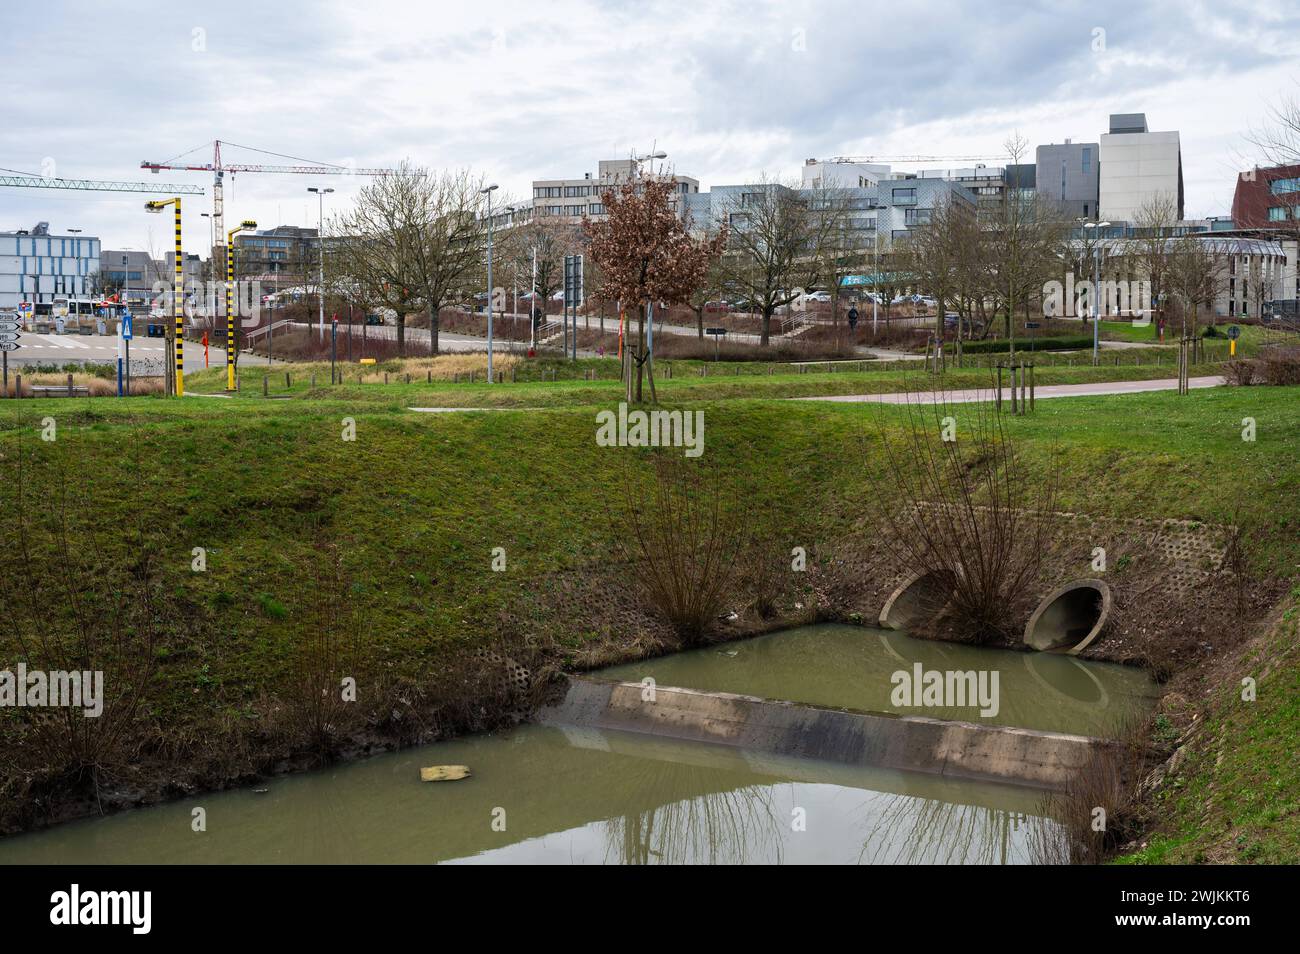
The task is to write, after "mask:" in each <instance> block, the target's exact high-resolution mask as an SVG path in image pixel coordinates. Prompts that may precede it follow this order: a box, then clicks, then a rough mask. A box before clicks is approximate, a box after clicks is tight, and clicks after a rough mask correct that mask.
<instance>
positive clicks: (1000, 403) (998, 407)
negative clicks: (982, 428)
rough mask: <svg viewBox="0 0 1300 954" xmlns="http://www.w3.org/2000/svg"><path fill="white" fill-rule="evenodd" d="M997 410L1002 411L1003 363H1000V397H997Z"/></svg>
mask: <svg viewBox="0 0 1300 954" xmlns="http://www.w3.org/2000/svg"><path fill="white" fill-rule="evenodd" d="M997 411H998V413H999V414H1001V413H1002V365H1000V364H999V365H998V398H997Z"/></svg>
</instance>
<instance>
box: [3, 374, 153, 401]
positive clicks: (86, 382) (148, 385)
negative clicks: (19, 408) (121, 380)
mask: <svg viewBox="0 0 1300 954" xmlns="http://www.w3.org/2000/svg"><path fill="white" fill-rule="evenodd" d="M10 371H11V373H10V375H9V378H10V380H9V390H8V393H7V394H6V395H5V396H6V397H31V396H32V388H33V387H65V386H66V385H67V383H68V375H67V373H66V372H64V373H55V374H33V375H26V374H24V375H22V379H23V384H22V393H21V394H20V393H18V375H16V374H13V373H12V369H10ZM72 384H73V387H79V388H86V389H87V390H88V391H89V392H90V396H91V397H117V381H115V380H110V379H108V378H100V377H96V376H95V375H93V374H82V373H76V372H74V373H73V375H72ZM2 391H3V387H0V392H2ZM162 393H163V380H162V378H132V379H131V394H132V396H135V395H143V394H162Z"/></svg>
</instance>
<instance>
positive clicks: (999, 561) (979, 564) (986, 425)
mask: <svg viewBox="0 0 1300 954" xmlns="http://www.w3.org/2000/svg"><path fill="white" fill-rule="evenodd" d="M884 413H885V414H887V413H888V412H884ZM946 432H947V436H953V437H955V439H953V440H946V439H944V438H945V436H946ZM873 438H874V439H873V440H870V441H869V443H868V452H869V453H874V454H878V455H879V457H880V466H879V467H877V466H873V465H872V462H868V466H867V468H866V471H867V474H868V479H869V481H870V483H871V484H872V491H873V492H872V493H870V494H869V495H868V497H869V499H870V501H871V505H872V506H874V507H875V508H877V509H878V510H879V514H878V519H877V525H878V526H880V527H881V528H882V530H883V537H884V539H883V540H882V544H883V545H884V547H885V548H886V550H887V552H888V553H889V555H890V558H891V560H892V562H893V563H894V565H895V567H897V568H898V569H899V570H902V571H905V572H907V573H909V574H915V575H917V576H922V577H929V578H930V579H931V580H932V581H933V582H934V584H935V587H934V591H935V592H937V593H939V594H945V595H946V600H945V599H943V597H942V596H940V597H939V598H938V599H937V600H936V602H938V601H942V602H944V603H945V604H946V605H944V606H943V607H939V606H934V607H930V608H929V609H930V610H931V611H932V612H931V613H930V614H928V615H930V618H931V621H932V622H931V624H930V625H931V626H937V625H943V626H944V628H945V629H946V630H950V631H951V632H948V633H946V634H945V635H947V636H948V637H949V638H953V639H958V640H962V641H969V642H975V643H984V642H989V641H991V640H995V639H999V638H1007V637H1010V636H1012V635H1013V633H1012V630H1013V626H1014V624H1015V623H1016V621H1017V620H1018V619H1019V618H1020V615H1021V614H1020V610H1021V609H1023V604H1025V603H1026V602H1027V600H1028V599H1029V598H1030V597H1031V596H1032V592H1033V584H1034V582H1035V580H1036V579H1037V577H1038V575H1039V571H1040V569H1041V567H1042V560H1043V556H1044V554H1045V553H1047V552H1048V550H1049V543H1050V539H1051V529H1052V528H1051V525H1050V519H1051V518H1050V514H1051V512H1052V511H1053V510H1054V509H1055V501H1056V485H1055V482H1054V480H1053V478H1052V476H1051V471H1050V469H1049V470H1048V473H1047V474H1046V475H1045V476H1043V477H1042V478H1038V477H1035V476H1034V475H1033V474H1032V473H1031V472H1030V470H1029V469H1028V468H1027V467H1026V465H1025V464H1024V462H1023V461H1022V460H1021V457H1020V454H1019V453H1018V451H1017V448H1016V447H1015V445H1014V443H1013V442H1012V440H1011V438H1010V436H1009V435H1008V433H1007V429H1006V424H1005V422H1004V419H1003V417H1002V416H1001V415H999V414H997V413H996V412H995V411H993V410H992V408H991V407H990V406H989V405H987V404H982V403H971V404H956V405H950V404H948V403H947V401H946V400H940V401H937V402H935V403H934V404H933V405H924V406H923V405H921V404H919V403H909V404H907V405H905V406H904V408H903V410H902V411H901V420H897V419H895V420H894V421H891V420H889V418H888V417H887V416H882V417H881V418H880V419H878V426H877V430H876V433H875V434H874V435H873ZM940 609H942V614H941V615H942V617H943V621H942V623H941V624H940V622H939V620H938V619H937V616H938V615H939V614H938V612H937V611H938V610H940Z"/></svg>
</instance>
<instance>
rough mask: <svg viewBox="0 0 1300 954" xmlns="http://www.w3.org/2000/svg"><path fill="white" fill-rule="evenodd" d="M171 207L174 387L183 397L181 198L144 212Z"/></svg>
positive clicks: (148, 206) (153, 204)
mask: <svg viewBox="0 0 1300 954" xmlns="http://www.w3.org/2000/svg"><path fill="white" fill-rule="evenodd" d="M169 205H170V206H173V207H174V208H175V211H176V220H175V221H176V256H175V257H176V276H175V288H174V290H173V292H172V299H173V301H172V308H173V309H174V311H175V315H176V342H175V347H176V377H175V381H176V387H175V394H176V396H177V397H184V396H185V273H184V268H185V254H184V251H183V247H182V245H181V197H180V196H176V197H175V198H173V199H164V200H162V201H158V200H153V201H149V202H146V203H145V204H144V210H145V211H146V212H154V213H157V212H161V211H162V210H163V209H164V208H166V207H167V206H169Z"/></svg>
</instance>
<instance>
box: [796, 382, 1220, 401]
mask: <svg viewBox="0 0 1300 954" xmlns="http://www.w3.org/2000/svg"><path fill="white" fill-rule="evenodd" d="M1188 383H1189V384H1190V385H1191V386H1192V387H1194V388H1217V387H1220V386H1221V385H1223V384H1224V383H1225V382H1224V380H1223V378H1222V377H1221V376H1219V375H1212V376H1209V377H1203V378H1192V379H1190V381H1188ZM1177 389H1178V379H1177V378H1165V379H1161V380H1156V381H1099V382H1097V383H1095V384H1047V385H1043V386H1041V387H1039V388H1037V389H1035V392H1034V399H1035V400H1036V401H1043V400H1046V399H1048V398H1062V397H1096V396H1099V395H1104V394H1143V393H1146V392H1149V391H1175V390H1177ZM996 391H997V389H996V388H965V389H962V390H957V391H897V392H894V393H892V394H835V395H828V396H826V397H802V398H792V399H791V400H795V401H847V402H849V403H854V402H859V403H861V402H868V403H874V404H923V403H926V402H929V403H932V404H945V403H946V404H966V403H971V402H977V401H992V400H993V397H994V394H995V392H996ZM1007 393H1009V391H1004V392H1003V394H1004V395H1006V394H1007ZM1004 400H1006V398H1005V397H1004Z"/></svg>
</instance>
